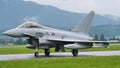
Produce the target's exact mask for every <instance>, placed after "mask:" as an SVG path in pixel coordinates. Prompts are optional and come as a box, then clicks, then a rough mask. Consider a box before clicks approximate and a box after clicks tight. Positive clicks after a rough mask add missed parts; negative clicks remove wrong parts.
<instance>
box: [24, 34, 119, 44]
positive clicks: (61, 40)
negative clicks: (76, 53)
mask: <svg viewBox="0 0 120 68" xmlns="http://www.w3.org/2000/svg"><path fill="white" fill-rule="evenodd" d="M23 35H24V36H27V37H33V38H38V37H37V36H36V35H32V34H27V33H23ZM46 39H47V40H48V41H54V42H71V43H74V42H75V43H90V42H91V43H112V42H118V41H92V40H91V41H90V40H79V39H73V38H63V39H62V38H56V37H48V38H46Z"/></svg>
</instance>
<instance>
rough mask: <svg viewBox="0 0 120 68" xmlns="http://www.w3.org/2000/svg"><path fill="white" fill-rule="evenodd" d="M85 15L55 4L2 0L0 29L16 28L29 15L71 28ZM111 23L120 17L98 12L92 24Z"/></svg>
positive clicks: (48, 24)
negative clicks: (102, 14) (103, 14)
mask: <svg viewBox="0 0 120 68" xmlns="http://www.w3.org/2000/svg"><path fill="white" fill-rule="evenodd" d="M88 12H89V11H88ZM85 15H86V14H82V13H81V14H78V13H72V12H68V11H64V10H60V9H58V8H56V7H53V6H46V5H39V4H36V3H33V2H25V1H23V0H0V25H1V27H0V31H4V30H6V29H10V28H14V27H16V26H17V25H20V24H21V23H23V22H24V19H25V20H26V19H27V18H29V17H32V19H36V20H37V21H38V22H39V23H40V24H42V25H47V26H51V27H56V28H64V29H67V28H68V29H70V28H71V27H74V26H75V25H76V24H77V23H78V22H80V20H81V19H82V18H83V17H84V16H85ZM111 24H114V25H118V24H120V18H117V20H116V19H115V17H113V16H108V15H105V16H101V15H98V14H96V15H95V17H94V20H93V24H92V26H104V25H111ZM93 28H94V29H95V30H94V29H93ZM93 28H92V30H93V31H91V32H93V33H96V32H97V31H98V30H97V29H98V28H95V27H93ZM114 28H116V27H114ZM104 30H105V29H104Z"/></svg>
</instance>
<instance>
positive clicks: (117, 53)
mask: <svg viewBox="0 0 120 68" xmlns="http://www.w3.org/2000/svg"><path fill="white" fill-rule="evenodd" d="M85 56H120V51H92V52H79V55H78V57H85ZM57 57H58V58H59V57H73V55H72V53H71V52H62V53H61V52H60V53H51V54H50V56H49V57H46V56H44V53H40V56H39V57H38V58H57ZM32 58H35V57H34V55H33V54H5V55H0V60H20V59H32Z"/></svg>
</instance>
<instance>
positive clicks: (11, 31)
mask: <svg viewBox="0 0 120 68" xmlns="http://www.w3.org/2000/svg"><path fill="white" fill-rule="evenodd" d="M13 33H14V32H13V30H7V31H5V32H3V33H2V34H3V35H7V36H12V35H13Z"/></svg>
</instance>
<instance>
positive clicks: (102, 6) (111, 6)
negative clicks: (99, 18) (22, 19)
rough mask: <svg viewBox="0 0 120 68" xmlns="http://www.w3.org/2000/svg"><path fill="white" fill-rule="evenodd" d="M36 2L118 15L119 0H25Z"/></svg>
mask: <svg viewBox="0 0 120 68" xmlns="http://www.w3.org/2000/svg"><path fill="white" fill-rule="evenodd" d="M25 1H33V2H36V3H38V4H43V5H51V6H54V7H57V8H59V9H62V10H67V11H71V12H77V13H88V12H89V11H91V10H94V11H95V12H96V13H97V14H102V15H104V14H110V15H114V16H119V17H120V0H25Z"/></svg>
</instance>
